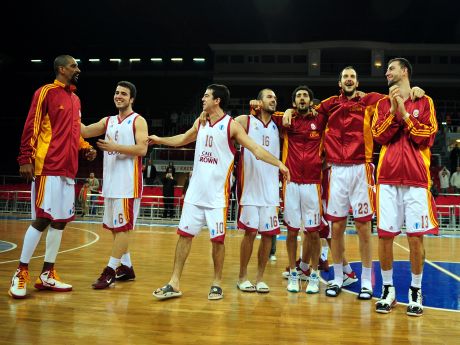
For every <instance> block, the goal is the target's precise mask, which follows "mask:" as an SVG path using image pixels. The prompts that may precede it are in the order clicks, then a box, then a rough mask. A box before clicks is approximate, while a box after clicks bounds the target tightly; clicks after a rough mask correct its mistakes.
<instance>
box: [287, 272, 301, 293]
mask: <svg viewBox="0 0 460 345" xmlns="http://www.w3.org/2000/svg"><path fill="white" fill-rule="evenodd" d="M287 290H288V291H289V292H299V291H300V284H299V275H298V274H297V272H292V273H291V274H290V275H289V279H288V286H287Z"/></svg>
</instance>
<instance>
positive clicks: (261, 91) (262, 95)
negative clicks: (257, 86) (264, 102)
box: [257, 88, 273, 101]
mask: <svg viewBox="0 0 460 345" xmlns="http://www.w3.org/2000/svg"><path fill="white" fill-rule="evenodd" d="M264 91H272V92H273V90H272V89H268V88H265V89H262V90H260V91H259V94H258V95H257V100H259V101H260V100H261V99H262V98H264Z"/></svg>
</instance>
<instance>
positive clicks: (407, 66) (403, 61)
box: [388, 57, 412, 79]
mask: <svg viewBox="0 0 460 345" xmlns="http://www.w3.org/2000/svg"><path fill="white" fill-rule="evenodd" d="M395 61H398V62H399V65H400V66H401V67H403V68H405V69H407V75H408V77H409V79H410V77H411V76H412V65H411V64H410V62H409V60H407V59H405V58H402V57H397V58H394V59H391V60H390V61H388V66H389V65H390V64H391V63H392V62H395Z"/></svg>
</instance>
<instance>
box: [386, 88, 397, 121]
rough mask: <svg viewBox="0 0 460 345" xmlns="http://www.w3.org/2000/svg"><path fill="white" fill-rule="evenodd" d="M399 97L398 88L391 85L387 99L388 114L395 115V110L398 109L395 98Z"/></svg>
mask: <svg viewBox="0 0 460 345" xmlns="http://www.w3.org/2000/svg"><path fill="white" fill-rule="evenodd" d="M398 95H399V86H397V85H393V86H392V87H390V89H389V93H388V97H389V98H390V104H391V106H390V114H395V113H396V110H397V109H398V102H397V101H396V97H397V96H398Z"/></svg>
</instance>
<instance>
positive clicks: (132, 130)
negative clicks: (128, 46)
mask: <svg viewBox="0 0 460 345" xmlns="http://www.w3.org/2000/svg"><path fill="white" fill-rule="evenodd" d="M136 94H137V90H136V86H135V85H134V84H133V83H131V82H129V81H120V82H118V83H117V87H116V89H115V94H114V96H113V101H114V103H115V107H116V108H117V110H118V114H117V115H113V116H108V117H104V118H102V119H101V120H99V121H98V122H96V123H93V124H91V125H88V126H85V125H83V124H82V125H81V133H82V135H83V137H85V138H93V137H97V136H100V135H102V134H105V138H104V139H99V140H98V142H97V146H98V147H99V149H101V150H102V151H104V184H103V186H102V196H103V197H104V218H103V226H104V228H105V229H108V230H110V231H111V232H112V235H113V245H112V252H111V256H110V258H109V262H108V264H107V266H106V267H105V268H104V270H103V272H102V274H101V275H100V277H99V278H98V279H97V280H96V281H95V282H94V283H93V284H92V286H93V288H94V289H105V288H107V287H109V286H110V285H112V284H113V283H114V282H115V280H121V281H126V280H134V278H135V274H134V269H133V267H132V263H131V255H130V252H129V249H128V248H129V236H130V233H131V230H133V229H134V227H135V225H136V219H137V216H138V214H139V208H140V203H141V197H142V188H143V186H142V157H143V156H145V155H146V153H147V148H148V138H147V135H148V129H147V122H146V121H145V119H144V118H143V117H142V116H140V115H139V114H137V113H135V112H134V111H133V103H134V100H135V99H136Z"/></svg>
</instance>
